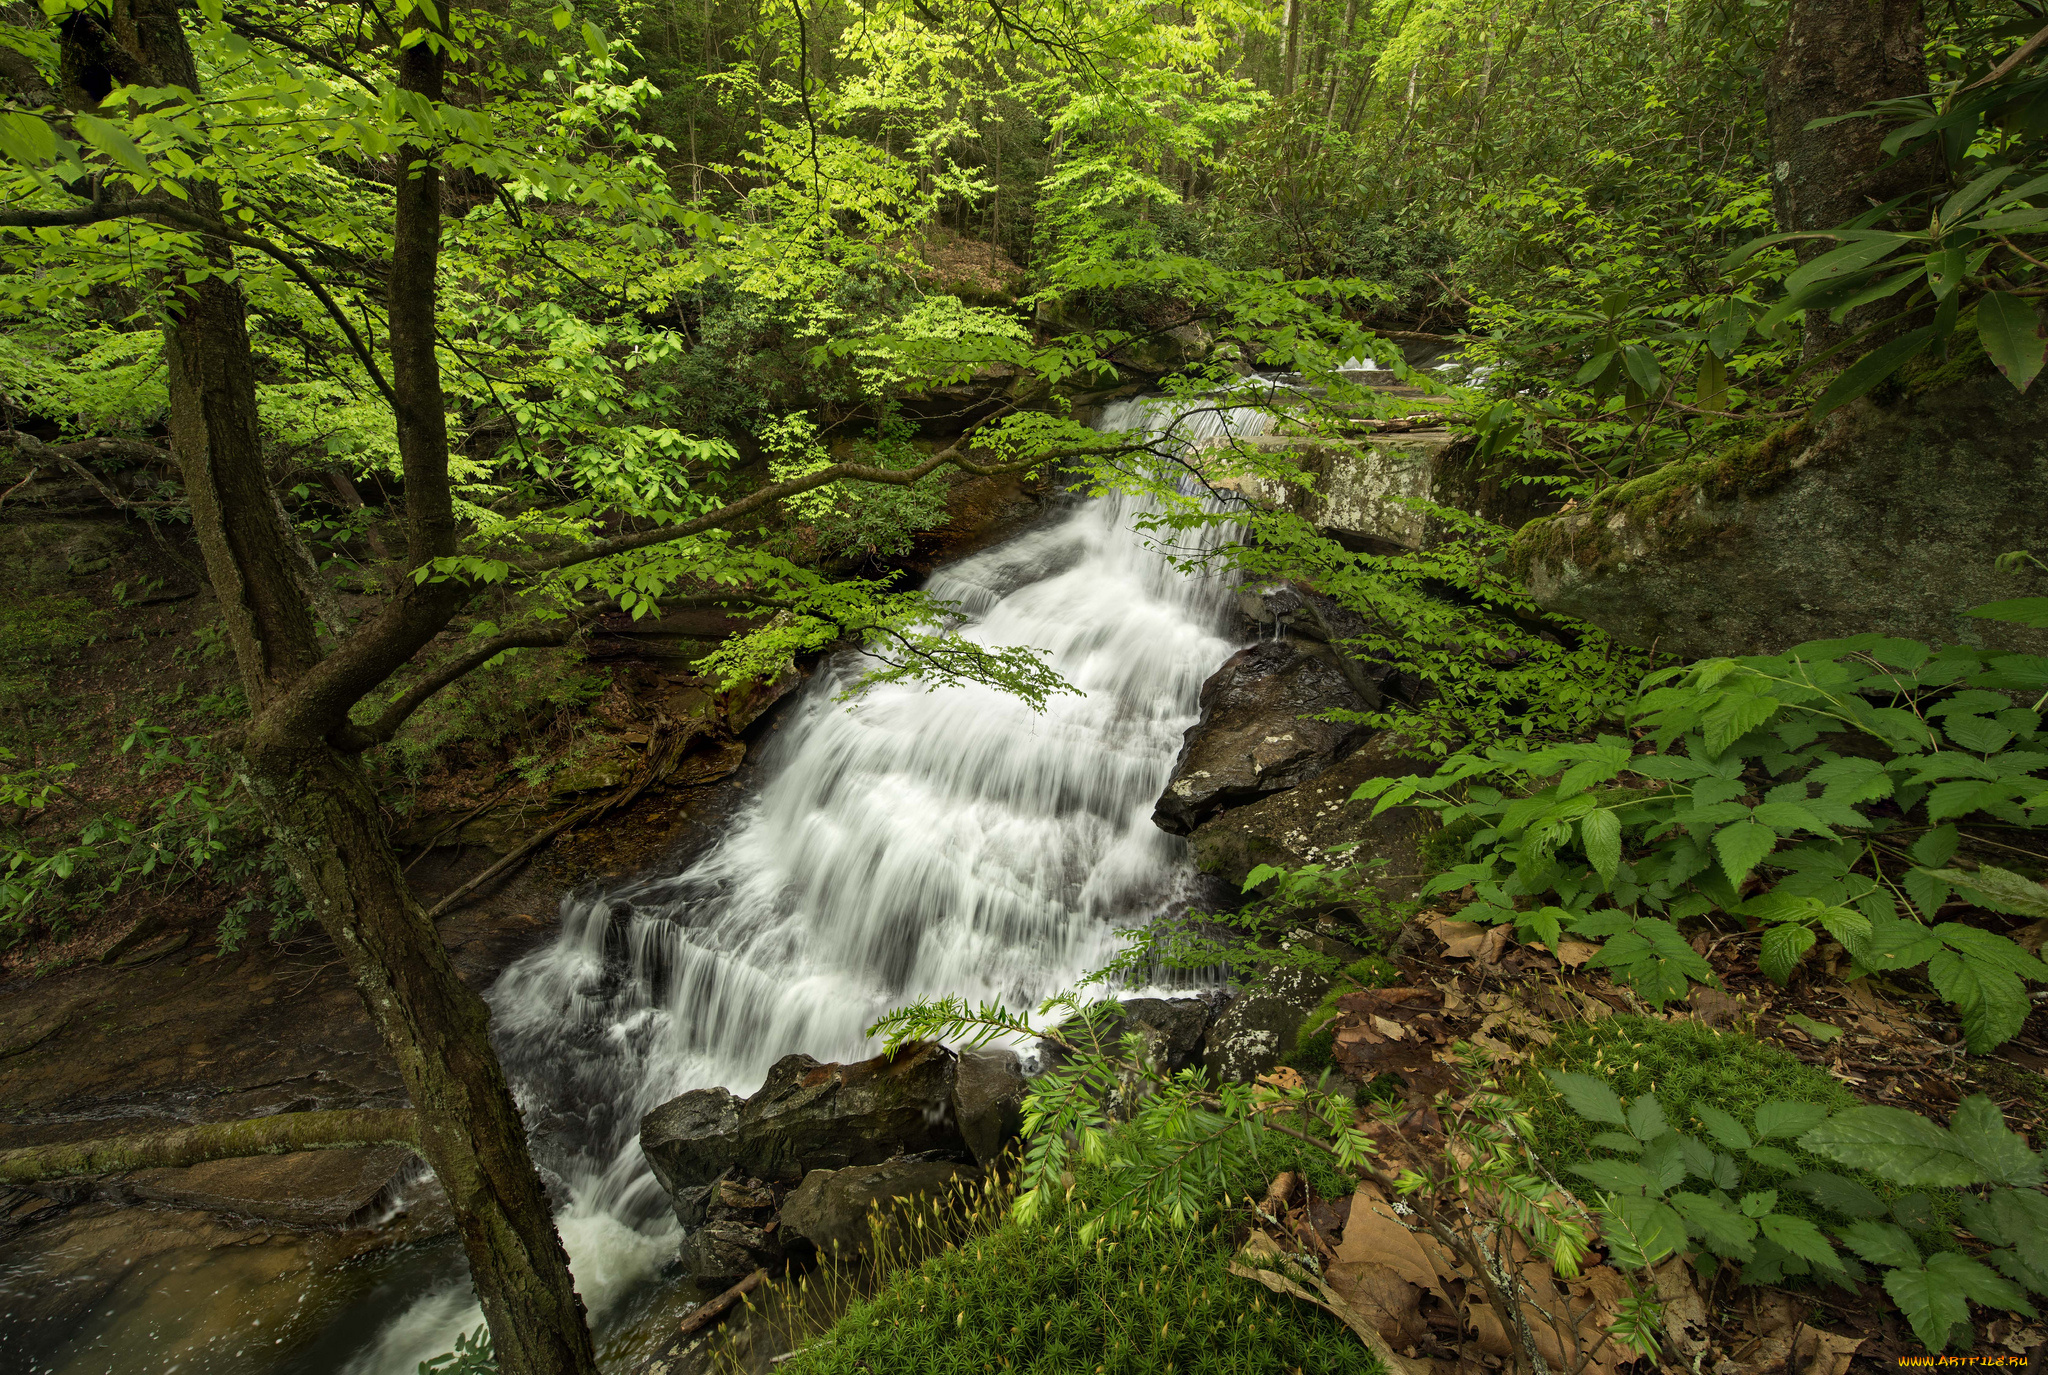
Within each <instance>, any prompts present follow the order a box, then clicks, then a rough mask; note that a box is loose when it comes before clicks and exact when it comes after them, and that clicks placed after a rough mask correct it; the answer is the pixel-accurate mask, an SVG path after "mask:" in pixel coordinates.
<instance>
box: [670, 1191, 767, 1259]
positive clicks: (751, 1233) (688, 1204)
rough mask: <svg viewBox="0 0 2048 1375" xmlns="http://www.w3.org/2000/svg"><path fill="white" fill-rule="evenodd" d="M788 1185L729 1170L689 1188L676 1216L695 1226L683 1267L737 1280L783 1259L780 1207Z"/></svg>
mask: <svg viewBox="0 0 2048 1375" xmlns="http://www.w3.org/2000/svg"><path fill="white" fill-rule="evenodd" d="M787 1192H788V1188H787V1186H786V1185H784V1186H778V1185H776V1184H774V1183H771V1182H768V1181H765V1180H760V1179H753V1178H746V1179H741V1178H737V1177H734V1176H728V1177H726V1178H723V1179H719V1180H715V1181H713V1182H712V1183H710V1184H700V1185H698V1186H696V1187H695V1188H693V1189H685V1190H683V1191H682V1192H681V1193H680V1194H678V1195H677V1196H676V1199H675V1203H676V1216H677V1217H678V1218H680V1219H681V1220H682V1222H683V1225H684V1226H686V1227H688V1228H689V1230H688V1231H687V1232H685V1233H684V1234H683V1249H682V1253H681V1255H680V1256H679V1257H678V1259H679V1260H680V1262H681V1264H682V1267H683V1270H684V1271H685V1272H686V1273H688V1274H690V1275H694V1276H695V1277H696V1278H698V1279H702V1280H717V1281H731V1280H736V1279H739V1278H741V1277H742V1276H745V1275H748V1274H750V1273H752V1272H753V1271H755V1270H757V1269H760V1268H761V1267H762V1266H764V1265H769V1266H772V1265H779V1264H781V1263H782V1261H783V1259H784V1256H785V1254H786V1253H785V1251H784V1250H783V1242H782V1237H781V1235H780V1231H781V1229H780V1228H779V1227H778V1226H777V1225H776V1210H777V1209H778V1208H779V1207H780V1206H781V1204H782V1201H783V1196H784V1195H785V1194H786V1193H787Z"/></svg>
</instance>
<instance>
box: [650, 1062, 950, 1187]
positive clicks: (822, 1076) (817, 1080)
mask: <svg viewBox="0 0 2048 1375" xmlns="http://www.w3.org/2000/svg"><path fill="white" fill-rule="evenodd" d="M955 1064H956V1061H955V1057H954V1055H953V1052H952V1051H950V1050H947V1049H946V1048H945V1047H944V1046H939V1045H918V1046H909V1047H905V1048H904V1049H903V1050H901V1051H899V1052H898V1053H897V1055H896V1056H895V1057H894V1058H893V1059H891V1058H889V1057H886V1056H877V1057H876V1058H874V1059H872V1060H862V1061H859V1062H858V1063H855V1064H851V1065H837V1064H833V1065H828V1064H821V1063H819V1062H818V1061H816V1060H814V1059H812V1058H811V1057H810V1056H808V1055H785V1056H784V1057H783V1058H782V1059H780V1060H777V1061H776V1062H775V1064H774V1066H773V1067H772V1068H771V1069H770V1070H769V1071H768V1079H767V1082H766V1083H764V1084H763V1085H762V1086H761V1090H760V1092H758V1093H756V1094H755V1095H754V1096H753V1097H751V1098H745V1099H742V1098H739V1097H736V1096H735V1095H734V1094H733V1093H732V1092H731V1091H730V1090H728V1089H723V1088H713V1089H697V1090H694V1091H692V1092H690V1093H686V1094H683V1095H682V1096H681V1097H679V1098H673V1099H671V1100H669V1101H668V1102H666V1103H664V1104H662V1105H661V1106H660V1107H658V1108H656V1109H655V1110H654V1111H652V1112H650V1113H648V1114H647V1115H646V1116H645V1117H643V1118H642V1119H641V1120H640V1148H641V1150H642V1151H644V1152H645V1153H646V1156H647V1161H648V1164H649V1165H650V1166H651V1167H652V1168H653V1170H654V1174H655V1178H656V1179H658V1180H659V1181H660V1182H661V1186H662V1187H663V1188H664V1189H666V1190H667V1191H668V1193H669V1195H670V1197H671V1198H674V1197H676V1196H677V1195H678V1194H680V1193H681V1191H683V1190H685V1189H689V1188H691V1187H692V1186H694V1185H700V1184H708V1183H710V1182H712V1181H713V1180H716V1179H718V1178H719V1177H720V1176H721V1175H723V1174H724V1173H725V1172H726V1171H727V1170H729V1169H732V1168H733V1167H735V1166H737V1167H739V1168H741V1169H744V1170H746V1171H747V1172H748V1173H749V1174H752V1175H756V1176H759V1177H760V1178H762V1179H767V1180H778V1179H779V1180H789V1181H795V1180H798V1179H801V1178H802V1177H803V1176H804V1175H805V1174H806V1173H808V1172H809V1171H811V1170H818V1169H826V1170H832V1169H843V1168H845V1167H846V1166H849V1165H873V1164H879V1163H880V1162H881V1161H884V1160H887V1159H889V1158H890V1157H891V1156H895V1155H903V1154H914V1153H918V1152H926V1151H930V1152H937V1153H941V1154H945V1155H950V1156H953V1157H955V1158H958V1159H967V1158H970V1152H969V1148H968V1145H967V1142H966V1141H965V1140H964V1139H963V1138H962V1137H961V1134H960V1128H959V1126H958V1125H957V1124H956V1123H955V1122H954V1119H953V1113H952V1101H951V1100H952V1093H953V1084H954V1073H955Z"/></svg>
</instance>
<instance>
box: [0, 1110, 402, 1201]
mask: <svg viewBox="0 0 2048 1375" xmlns="http://www.w3.org/2000/svg"><path fill="white" fill-rule="evenodd" d="M351 1146H404V1147H405V1148H406V1149H408V1150H413V1151H417V1150H418V1149H419V1128H418V1126H417V1125H416V1124H415V1122H414V1121H413V1114H412V1110H411V1109H410V1108H349V1109H341V1110H338V1111H330V1112H281V1113H278V1114H276V1115H275V1116H273V1117H249V1118H244V1119H242V1120H241V1121H239V1122H206V1123H201V1124H199V1125H196V1126H182V1127H168V1128H165V1129H163V1130H161V1131H148V1132H130V1133H128V1134H126V1135H123V1136H103V1137H98V1138H95V1139H93V1140H90V1141H70V1142H65V1143H62V1144H60V1145H54V1146H24V1147H22V1148H20V1149H18V1150H12V1151H0V1184H32V1183H34V1182H36V1181H37V1180H43V1179H72V1178H76V1177H78V1176H80V1175H97V1174H120V1173H124V1172H126V1171H128V1170H160V1169H178V1168H182V1167H183V1166H186V1165H199V1164H203V1163H205V1162H206V1161H209V1160H240V1159H246V1158H247V1157H249V1156H252V1155H283V1154H284V1153H286V1152H287V1151H330V1150H341V1149H346V1148H348V1147H351Z"/></svg>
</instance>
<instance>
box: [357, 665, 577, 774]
mask: <svg viewBox="0 0 2048 1375" xmlns="http://www.w3.org/2000/svg"><path fill="white" fill-rule="evenodd" d="M609 681H610V680H609V678H608V677H607V676H606V675H604V674H602V673H596V672H593V671H591V670H590V669H588V668H586V667H585V666H584V665H582V664H581V663H580V662H579V661H577V660H576V659H575V658H573V657H571V656H568V655H562V654H534V653H518V652H515V653H510V654H506V655H504V656H503V657H502V658H500V659H499V660H498V661H497V662H495V663H492V664H489V665H487V666H485V667H483V668H480V669H477V670H476V671H474V672H472V673H469V674H467V675H465V676H464V677H463V678H461V679H459V680H458V681H456V682H455V683H454V684H452V685H450V686H449V687H447V688H444V689H443V690H442V691H440V692H438V693H436V694H435V695H434V696H433V697H432V698H430V699H428V701H427V703H426V705H425V706H423V707H421V708H420V710H419V711H417V712H415V713H414V714H413V715H412V716H411V717H409V718H408V719H407V720H406V723H405V725H404V726H403V727H401V728H400V730H399V732H398V734H397V735H395V736H394V737H392V740H391V743H390V744H389V745H388V746H387V747H386V748H387V750H388V752H389V754H388V758H389V763H390V767H391V768H393V769H394V770H396V771H397V773H398V774H399V775H400V776H401V777H403V778H406V779H408V780H416V779H418V778H420V777H421V776H423V775H425V774H427V773H429V772H432V771H434V769H435V768H436V766H437V765H438V766H444V767H445V766H448V765H451V764H454V763H457V762H459V761H461V760H462V759H463V757H464V756H465V755H469V756H472V760H473V756H474V754H475V752H477V751H492V752H494V753H495V752H501V751H502V749H503V747H504V746H505V744H506V742H508V741H511V740H515V739H516V740H522V741H524V740H531V739H534V738H538V737H545V736H547V735H549V734H550V733H551V732H554V731H556V730H558V729H559V728H560V727H562V726H563V725H564V724H566V722H568V721H569V720H571V719H573V718H574V716H575V715H576V713H577V712H578V709H579V708H581V707H583V706H585V705H587V704H588V703H590V702H592V701H594V700H596V698H597V697H598V696H599V694H601V693H602V692H603V691H604V689H605V686H606V684H607V683H608V682H609ZM407 686H408V682H407V680H406V679H404V678H399V679H396V680H394V681H393V683H392V687H393V689H394V695H396V693H397V692H402V691H403V690H404V689H405V688H406V687H407ZM366 714H374V713H366Z"/></svg>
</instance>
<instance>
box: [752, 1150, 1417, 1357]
mask: <svg viewBox="0 0 2048 1375" xmlns="http://www.w3.org/2000/svg"><path fill="white" fill-rule="evenodd" d="M1296 1163H1297V1162H1295V1161H1293V1160H1286V1159H1278V1158H1275V1159H1273V1160H1269V1161H1265V1162H1261V1163H1260V1165H1259V1168H1258V1169H1256V1170H1255V1171H1252V1172H1249V1173H1247V1174H1246V1175H1245V1176H1244V1177H1242V1178H1237V1179H1232V1180H1229V1181H1227V1183H1228V1187H1227V1188H1226V1189H1225V1190H1224V1191H1223V1192H1225V1193H1228V1194H1231V1195H1237V1196H1242V1195H1246V1194H1251V1195H1256V1194H1257V1193H1259V1192H1260V1191H1261V1190H1262V1189H1263V1188H1264V1185H1265V1181H1266V1179H1267V1178H1269V1177H1270V1175H1271V1174H1272V1173H1274V1172H1277V1171H1278V1170H1281V1169H1289V1168H1294V1167H1295V1165H1296ZM1300 1163H1303V1164H1306V1163H1307V1162H1305V1161H1304V1162H1300ZM1309 1176H1310V1177H1309V1184H1310V1187H1311V1188H1312V1189H1314V1190H1315V1191H1316V1193H1317V1195H1318V1196H1319V1197H1331V1196H1333V1195H1340V1191H1341V1192H1342V1193H1348V1192H1349V1188H1350V1185H1349V1184H1348V1183H1347V1182H1346V1181H1345V1180H1343V1179H1341V1178H1340V1177H1338V1176H1336V1175H1334V1174H1331V1173H1329V1172H1328V1171H1326V1170H1325V1171H1321V1172H1318V1171H1316V1170H1314V1169H1311V1170H1310V1172H1309ZM1077 1183H1078V1188H1077V1199H1078V1201H1080V1202H1081V1203H1082V1204H1083V1205H1086V1204H1089V1203H1092V1202H1094V1201H1095V1200H1097V1199H1099V1198H1100V1197H1101V1196H1102V1188H1103V1186H1102V1184H1101V1182H1100V1181H1099V1179H1097V1178H1095V1177H1092V1172H1089V1171H1082V1172H1081V1175H1080V1178H1079V1180H1078V1181H1077ZM1087 1221H1088V1215H1087V1214H1086V1213H1084V1212H1082V1211H1080V1210H1078V1209H1073V1208H1066V1207H1061V1208H1059V1209H1058V1210H1056V1211H1053V1212H1051V1213H1050V1214H1049V1215H1047V1216H1045V1217H1044V1218H1043V1220H1042V1221H1036V1222H1034V1223H1033V1224H1031V1225H1023V1224H1019V1223H1018V1222H1016V1221H1015V1220H1014V1219H1011V1220H1007V1221H1005V1222H1003V1223H1002V1224H1001V1225H1000V1226H998V1227H996V1228H995V1229H994V1230H993V1231H991V1232H989V1233H988V1234H986V1235H984V1236H980V1237H976V1238H973V1239H970V1240H968V1241H966V1242H965V1243H963V1244H962V1245H960V1246H959V1247H957V1248H955V1249H953V1250H949V1251H945V1252H943V1253H941V1254H939V1255H937V1256H934V1257H932V1258H931V1259H929V1260H927V1261H925V1262H924V1263H923V1264H921V1265H918V1266H915V1267H912V1268H908V1269H904V1270H902V1271H899V1272H897V1273H896V1274H895V1275H893V1276H892V1277H891V1278H890V1279H888V1280H887V1281H886V1282H885V1283H884V1284H883V1286H882V1288H881V1289H880V1291H879V1292H878V1293H876V1294H875V1296H874V1297H873V1298H872V1299H868V1300H864V1301H861V1302H858V1303H855V1304H854V1305H853V1306H852V1307H851V1308H849V1309H848V1310H847V1311H846V1314H845V1316H844V1317H842V1318H841V1319H840V1320H839V1322H838V1323H837V1324H836V1325H834V1327H833V1328H832V1329H831V1331H830V1332H828V1333H826V1334H825V1336H824V1337H823V1338H822V1339H820V1340H819V1341H816V1342H814V1343H812V1344H810V1345H808V1346H806V1347H805V1348H804V1349H803V1350H802V1351H800V1352H799V1353H798V1354H797V1355H795V1356H793V1357H791V1358H789V1359H788V1360H787V1361H785V1362H784V1364H783V1365H782V1366H781V1369H782V1370H783V1371H785V1372H787V1375H839V1372H847V1373H848V1375H851V1372H855V1371H875V1372H881V1371H903V1372H909V1371H918V1372H932V1375H946V1373H947V1372H955V1371H957V1372H963V1375H964V1372H967V1371H977V1372H978V1371H988V1370H1040V1371H1095V1372H1100V1373H1101V1375H1152V1372H1157V1371H1166V1370H1173V1371H1187V1372H1191V1375H1192V1373H1193V1372H1205V1371H1213V1372H1217V1375H1223V1372H1232V1373H1233V1375H1235V1373H1236V1372H1243V1373H1244V1375H1256V1373H1258V1372H1271V1375H1298V1372H1302V1371H1328V1372H1332V1373H1333V1375H1335V1372H1346V1371H1351V1372H1357V1373H1358V1375H1369V1373H1370V1372H1375V1371H1377V1370H1378V1364H1377V1362H1376V1361H1374V1359H1373V1357H1372V1355H1371V1353H1370V1352H1369V1351H1368V1350H1367V1349H1366V1347H1365V1345H1364V1344H1363V1343H1362V1342H1360V1341H1359V1340H1358V1338H1357V1337H1356V1336H1354V1335H1353V1334H1352V1333H1351V1332H1350V1331H1349V1330H1347V1329H1346V1328H1345V1327H1344V1326H1343V1325H1342V1324H1340V1323H1339V1322H1337V1321H1336V1320H1335V1319H1334V1318H1331V1317H1330V1316H1329V1315H1328V1314H1326V1313H1324V1312H1322V1311H1321V1310H1320V1309H1316V1308H1311V1307H1310V1306H1309V1305H1307V1304H1304V1303H1298V1302H1295V1301H1293V1300H1289V1299H1285V1298H1280V1297H1278V1296H1276V1295H1274V1294H1270V1293H1267V1292H1266V1291H1265V1290H1264V1289H1262V1288H1261V1287H1260V1286H1258V1285H1257V1284H1254V1283H1252V1282H1251V1281H1249V1280H1245V1279H1241V1278H1239V1277H1237V1276H1234V1275H1232V1274H1230V1272H1229V1264H1230V1256H1231V1250H1232V1246H1233V1243H1234V1241H1235V1239H1236V1238H1235V1237H1233V1235H1232V1234H1231V1231H1230V1229H1229V1227H1228V1226H1227V1225H1225V1223H1226V1220H1225V1219H1224V1218H1223V1216H1222V1215H1221V1214H1220V1212H1212V1213H1211V1214H1210V1215H1209V1216H1208V1217H1205V1218H1203V1219H1202V1220H1201V1221H1200V1222H1199V1223H1198V1224H1197V1225H1195V1226H1193V1227H1188V1228H1182V1229H1175V1228H1163V1229H1161V1230H1159V1231H1157V1232H1154V1233H1152V1234H1150V1235H1147V1234H1145V1233H1143V1232H1139V1231H1135V1230H1132V1231H1124V1232H1120V1233H1111V1234H1109V1235H1106V1236H1103V1237H1101V1238H1099V1239H1097V1238H1090V1239H1085V1240H1084V1238H1083V1234H1082V1224H1084V1223H1086V1222H1087Z"/></svg>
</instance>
